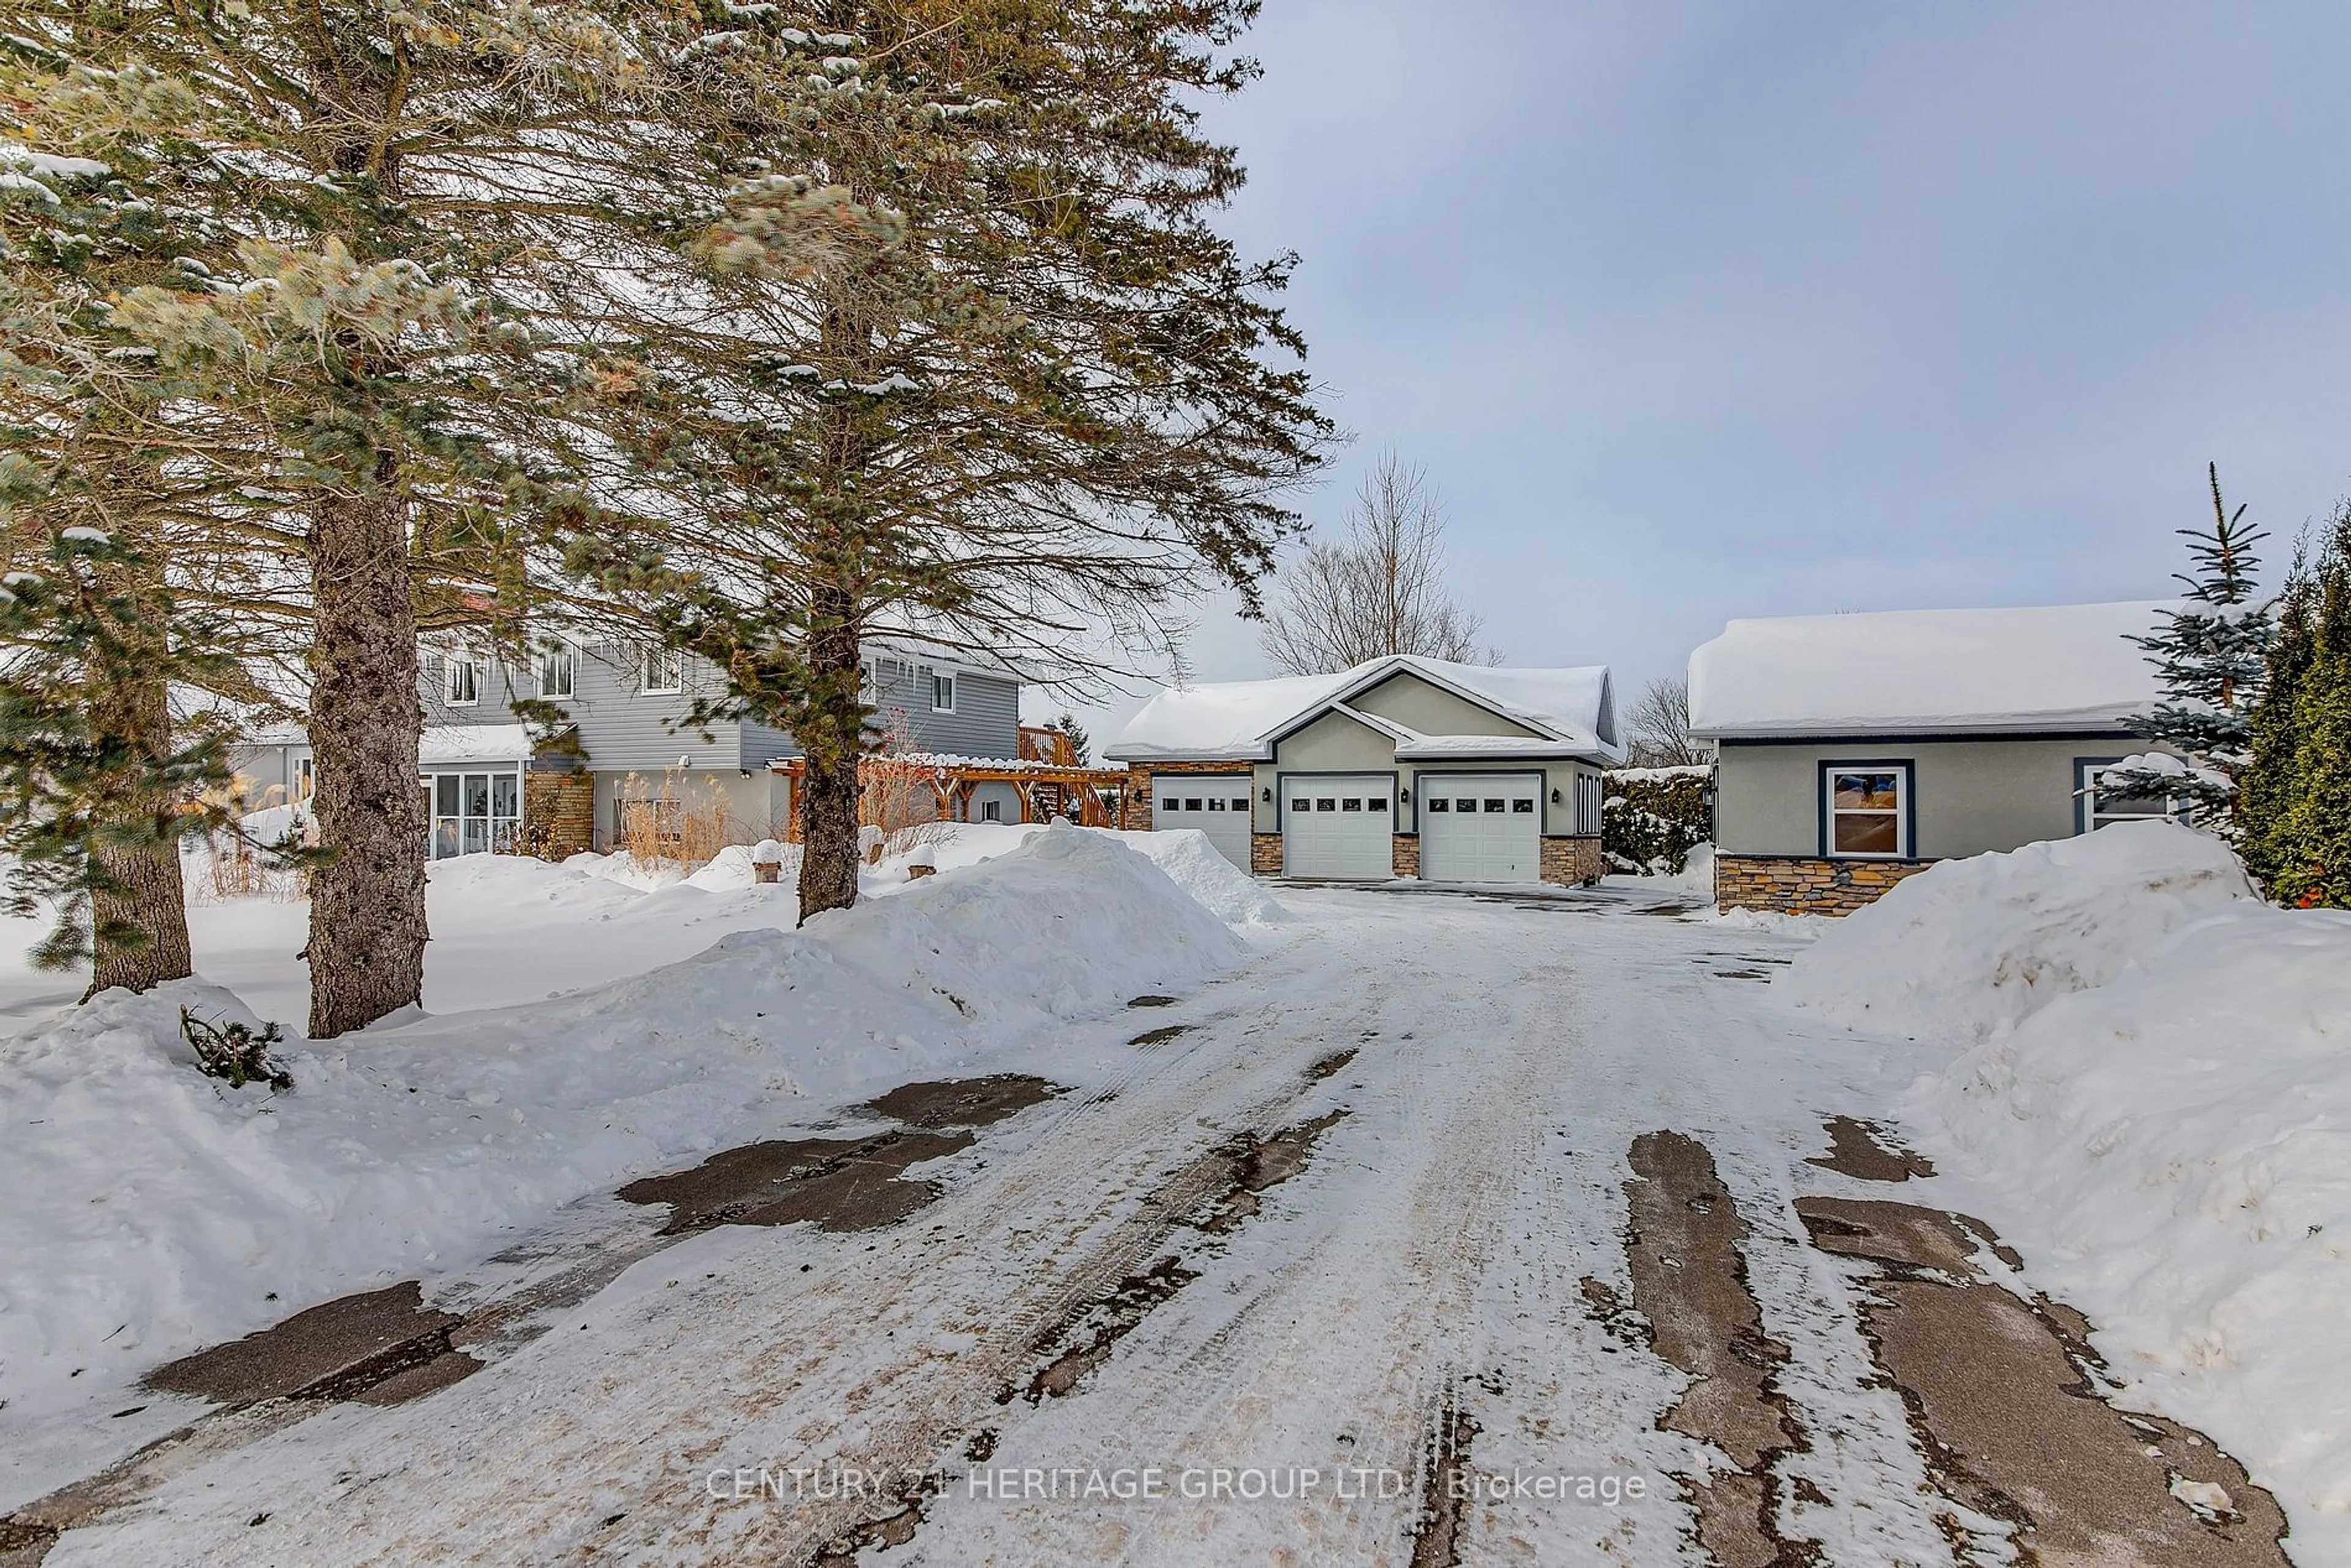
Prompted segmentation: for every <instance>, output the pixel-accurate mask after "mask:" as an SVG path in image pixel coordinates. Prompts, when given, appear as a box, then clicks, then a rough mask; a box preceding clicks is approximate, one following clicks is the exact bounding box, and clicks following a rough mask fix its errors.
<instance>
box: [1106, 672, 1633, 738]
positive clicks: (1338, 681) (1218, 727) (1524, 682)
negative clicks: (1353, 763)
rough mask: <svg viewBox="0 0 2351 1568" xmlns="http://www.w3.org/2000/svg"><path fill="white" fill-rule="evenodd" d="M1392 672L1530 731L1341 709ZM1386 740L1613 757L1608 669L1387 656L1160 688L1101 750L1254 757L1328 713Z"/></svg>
mask: <svg viewBox="0 0 2351 1568" xmlns="http://www.w3.org/2000/svg"><path fill="white" fill-rule="evenodd" d="M1397 674H1410V675H1414V676H1416V677H1417V678H1419V679H1421V680H1424V681H1426V682H1427V683H1428V684H1429V685H1433V686H1437V687H1438V688H1440V689H1441V690H1444V691H1448V692H1450V693H1452V694H1453V695H1455V696H1458V697H1460V698H1461V699H1462V700H1464V701H1466V702H1468V703H1471V704H1473V705H1475V706H1479V707H1482V708H1484V709H1486V710H1487V711H1489V712H1490V713H1493V714H1496V715H1499V716H1501V717H1503V718H1507V719H1509V720H1510V721H1511V722H1512V723H1514V724H1517V725H1519V726H1520V727H1522V728H1526V729H1530V730H1532V731H1533V732H1534V733H1533V734H1532V735H1527V736H1495V735H1458V736H1441V735H1423V734H1420V733H1419V732H1417V731H1416V730H1413V729H1410V728H1408V727H1405V726H1404V725H1401V724H1398V723H1397V722H1396V721H1395V720H1394V719H1390V718H1382V717H1378V716H1374V715H1371V714H1366V713H1364V712H1362V711H1360V710H1358V709H1356V708H1353V707H1350V706H1347V705H1348V703H1349V702H1350V700H1351V699H1353V698H1354V697H1357V696H1361V695H1364V693H1365V692H1368V691H1370V690H1371V689H1372V688H1374V686H1377V685H1381V684H1382V683H1383V682H1384V681H1387V680H1389V679H1390V678H1392V677H1394V676H1395V675H1397ZM1334 711H1336V712H1339V713H1343V714H1344V715H1345V716H1347V717H1349V718H1352V719H1354V720H1355V721H1356V722H1357V723H1360V724H1364V725H1366V726H1368V727H1371V728H1373V729H1375V730H1377V731H1379V732H1380V733H1381V734H1383V735H1384V736H1387V737H1389V738H1390V739H1392V740H1394V741H1395V746H1396V755H1397V756H1398V757H1399V758H1438V757H1452V756H1458V757H1492V756H1499V755H1504V754H1510V755H1521V756H1545V757H1559V756H1567V757H1591V758H1596V759H1599V760H1603V761H1607V760H1614V758H1615V757H1616V755H1617V753H1616V712H1615V700H1614V695H1613V693H1612V692H1611V690H1610V687H1609V682H1608V669H1607V666H1606V665H1604V664H1594V665H1590V666H1587V667H1584V668H1581V669H1565V670H1505V669H1494V668H1490V667H1489V666H1486V665H1482V664H1448V663H1447V662H1446V661H1444V660H1442V659H1424V658H1421V657H1419V656H1417V655H1416V654H1411V653H1394V654H1390V655H1389V656H1387V657H1386V658H1382V659H1372V660H1368V661H1366V662H1365V663H1364V664H1357V665H1356V666H1355V667H1354V668H1353V669H1351V670H1343V671H1341V672H1339V673H1338V674H1333V675H1286V676H1281V677H1279V678H1277V679H1274V680H1267V681H1225V682H1220V683H1217V684H1215V685H1200V686H1189V687H1186V688H1184V689H1181V690H1176V689H1173V688H1171V689H1169V690H1166V691H1163V692H1161V693H1160V694H1159V695H1157V696H1155V697H1154V698H1152V699H1151V700H1150V701H1149V702H1147V703H1145V704H1144V706H1143V709H1142V711H1141V712H1139V713H1137V714H1136V715H1135V716H1134V717H1133V718H1132V719H1130V720H1128V721H1127V725H1126V727H1125V728H1123V729H1122V730H1121V731H1119V733H1118V737H1117V738H1116V739H1114V740H1113V741H1112V742H1111V744H1110V745H1109V746H1108V747H1104V748H1103V753H1102V755H1103V756H1105V757H1108V758H1113V759H1114V760H1117V761H1121V762H1149V761H1179V760H1186V761H1199V762H1210V761H1230V762H1261V761H1264V760H1266V759H1267V758H1270V757H1271V756H1272V755H1273V747H1274V745H1275V743H1276V742H1278V741H1279V740H1280V739H1281V738H1282V737H1284V736H1286V735H1288V734H1290V733H1291V732H1292V731H1294V730H1296V729H1298V728H1299V727H1301V726H1303V725H1306V724H1309V723H1311V722H1312V721H1313V720H1315V719H1317V718H1320V717H1321V716H1322V715H1324V714H1326V713H1331V712H1334Z"/></svg>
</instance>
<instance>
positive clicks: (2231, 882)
mask: <svg viewBox="0 0 2351 1568" xmlns="http://www.w3.org/2000/svg"><path fill="white" fill-rule="evenodd" d="M2253 896H2254V894H2253V889H2252V883H2249V882H2248V881H2247V880H2246V878H2245V873H2244V868H2243V867H2241V866H2240V865H2239V864H2238V863H2237V857H2236V856H2235V855H2233V854H2231V852H2230V851H2229V849H2228V846H2226V845H2225V844H2223V843H2221V842H2220V841H2219V840H2217V839H2214V838H2212V837H2210V835H2209V834H2204V833H2199V832H2196V831H2192V830H2190V829H2188V828H2183V827H2180V826H2179V825H2178V824H2176V823H2171V822H2126V823H2121V824H2118V825H2116V826H2115V827H2111V828H2102V829H2100V830H2099V831H2096V832H2095V833H2088V834H2085V835H2083V836H2082V837H2080V838H2073V839H2053V840H2051V841H2048V842H2045V843H2035V844H2027V845H2025V846H2024V847H2023V848H2022V849H2019V850H2015V851H2012V852H2010V853H2007V854H1985V855H1975V856H1972V857H1970V858H1969V859H1966V860H1956V861H1945V862H1942V863H1941V864H1939V865H1937V866H1935V867H1934V868H1932V869H1931V870H1929V871H1927V872H1924V873H1920V874H1918V875H1916V876H1911V877H1907V878H1905V879H1904V880H1903V881H1902V882H1900V883H1896V885H1895V887H1894V888H1893V890H1892V891H1891V892H1889V893H1887V894H1886V896H1885V897H1883V898H1881V899H1879V900H1878V901H1877V902H1876V904H1871V905H1869V906H1868V907H1867V908H1866V909H1864V910H1861V911H1859V912H1858V913H1856V914H1855V915H1850V916H1848V917H1847V918H1845V919H1843V920H1839V921H1835V922H1833V923H1829V924H1828V926H1827V929H1826V930H1825V931H1823V934H1822V936H1821V939H1820V940H1819V941H1818V942H1817V943H1815V944H1814V945H1813V947H1812V948H1811V949H1810V950H1809V951H1808V952H1806V953H1805V954H1804V956H1802V957H1801V958H1799V959H1798V960H1797V961H1796V963H1795V966H1794V967H1793V968H1792V970H1791V971H1790V973H1789V975H1788V977H1786V979H1785V980H1783V981H1782V982H1781V987H1780V988H1781V989H1782V993H1783V994H1784V995H1785V996H1786V998H1788V999H1789V1000H1792V1001H1793V1002H1795V1003H1796V1004H1797V1005H1799V1006H1801V1007H1807V1008H1810V1009H1813V1010H1814V1011H1815V1012H1817V1013H1819V1014H1820V1015H1821V1016H1823V1017H1824V1018H1827V1019H1832V1020H1833V1021H1835V1022H1838V1023H1843V1024H1848V1025H1851V1026H1854V1027H1855V1028H1868V1027H1871V1026H1873V1025H1875V1026H1876V1027H1879V1028H1891V1029H1898V1030H1904V1031H1906V1032H1909V1033H1915V1034H1922V1035H1927V1034H1931V1035H1938V1036H1943V1037H1946V1038H1949V1039H1953V1040H1973V1039H1974V1038H1976V1037H1977V1036H1979V1035H1980V1034H1982V1033H1983V1032H1985V1031H1987V1030H1991V1029H1994V1028H1997V1027H1999V1026H2001V1025H2003V1024H2013V1023H2015V1022H2016V1021H2018V1020H2019V1019H2023V1018H2024V1017H2026V1016H2027V1015H2029V1014H2031V1013H2032V1012H2033V1011H2035V1010H2036V1009H2040V1008H2043V1007H2045V1006H2047V1005H2048V1004H2049V1003H2050V1002H2052V1001H2053V1000H2055V999H2056V998H2059V997H2062V996H2065V995H2068V994H2070V993H2072V992H2074V991H2079V990H2084V989H2086V988H2089V987H2092V986H2100V985H2104V984H2105V983H2106V982H2107V981H2108V980H2111V979H2113V978H2114V977H2116V975H2117V974H2119V973H2120V972H2121V971H2122V968H2123V967H2124V966H2125V965H2126V964H2127V963H2129V962H2130V961H2131V960H2133V959H2135V958H2137V957H2141V956H2144V955H2146V954H2147V951H2148V950H2149V949H2150V948H2152V947H2153V946H2155V945H2156V943H2158V942H2159V941H2160V940H2161V939H2162V938H2163V937H2165V936H2168V935H2169V934H2171V933H2172V932H2174V931H2177V930H2179V928H2180V927H2181V926H2183V925H2187V924H2189V922H2190V921H2193V920H2197V919H2199V918H2201V917H2203V916H2205V915H2213V914H2217V913H2220V912H2222V911H2226V910H2230V909H2233V908H2236V907H2239V906H2241V905H2242V904H2246V903H2247V902H2249V901H2251V900H2252V898H2253Z"/></svg>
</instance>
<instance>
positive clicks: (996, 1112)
mask: <svg viewBox="0 0 2351 1568" xmlns="http://www.w3.org/2000/svg"><path fill="white" fill-rule="evenodd" d="M1066 1092H1068V1091H1066V1090H1064V1089H1063V1088H1062V1087H1061V1085H1060V1084H1058V1083H1049V1082H1046V1081H1045V1080H1044V1079H1042V1078H1035V1077H1031V1076H1030V1075H1029V1074H1028V1073H1026V1072H994V1073H990V1074H988V1075H987V1077H985V1078H950V1079H944V1080H941V1081H939V1082H929V1083H902V1084H900V1085H899V1086H898V1087H897V1088H895V1089H893V1090H891V1091H890V1092H888V1093H887V1094H884V1095H882V1096H880V1097H879V1098H877V1099H872V1100H868V1101H867V1102H866V1103H865V1108H866V1109H867V1110H869V1111H872V1112H876V1113H879V1114H881V1115H884V1116H887V1117H889V1118H890V1119H891V1120H892V1121H893V1122H904V1123H905V1124H906V1125H908V1126H910V1127H992V1126H994V1125H995V1124H997V1123H998V1122H1001V1121H1003V1120H1004V1119H1005V1118H1006V1117H1008V1116H1013V1115H1017V1114H1019V1113H1020V1112H1022V1111H1026V1110H1027V1109H1029V1106H1031V1105H1041V1104H1043V1103H1045V1102H1046V1101H1048V1100H1050V1099H1052V1098H1053V1097H1054V1096H1055V1095H1057V1094H1062V1093H1066Z"/></svg>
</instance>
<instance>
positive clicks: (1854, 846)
mask: <svg viewBox="0 0 2351 1568" xmlns="http://www.w3.org/2000/svg"><path fill="white" fill-rule="evenodd" d="M1821 788H1822V789H1823V799H1822V803H1821V815H1822V822H1823V828H1824V829H1825V833H1824V837H1825V838H1826V840H1827V842H1826V844H1825V845H1824V846H1823V849H1824V851H1825V852H1826V853H1828V854H1829V855H1831V856H1832V857H1834V858H1837V859H1843V860H1902V859H1906V858H1907V856H1908V855H1909V853H1910V826H1909V807H1910V765H1909V764H1908V763H1907V762H1899V763H1885V762H1872V763H1860V764H1855V763H1827V764H1824V765H1823V767H1822V768H1821Z"/></svg>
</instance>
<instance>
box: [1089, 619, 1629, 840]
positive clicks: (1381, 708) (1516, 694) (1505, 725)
mask: <svg viewBox="0 0 2351 1568" xmlns="http://www.w3.org/2000/svg"><path fill="white" fill-rule="evenodd" d="M1105 755H1106V756H1107V757H1109V758H1111V759H1112V760H1113V761H1115V762H1121V763H1124V764H1125V765H1126V768H1127V788H1126V790H1125V792H1124V795H1123V809H1122V821H1123V825H1124V826H1126V827H1128V828H1133V829H1151V828H1197V829H1199V830H1200V831H1203V832H1205V833H1207V836H1208V839H1209V841H1211V842H1213V843H1214V844H1215V845H1216V846H1217V848H1218V849H1219V850H1221V851H1223V852H1224V853H1225V854H1226V856H1227V857H1228V858H1229V859H1230V860H1231V861H1232V862H1233V863H1234V864H1236V865H1238V866H1242V867H1245V868H1247V869H1249V870H1250V871H1252V872H1255V873H1258V874H1259V875H1261V876H1277V875H1278V876H1291V877H1306V878H1316V879H1330V880H1335V881H1363V882H1373V881H1376V882H1384V881H1387V880H1388V879H1390V878H1392V877H1419V878H1422V879H1424V880H1426V881H1430V882H1446V883H1489V884H1490V883H1531V882H1552V883H1579V882H1590V881H1593V880H1594V879H1596V878H1597V877H1598V876H1599V875H1600V873H1601V870H1602V863H1601V856H1600V809H1601V801H1602V798H1603V797H1602V786H1601V770H1602V769H1603V768H1606V767H1608V766H1610V765H1612V764H1613V763H1614V762H1615V761H1617V760H1618V759H1619V758H1620V757H1621V755H1622V753H1621V751H1620V750H1619V748H1618V746H1617V741H1616V715H1615V704H1614V697H1613V696H1612V695H1611V693H1610V690H1609V683H1608V671H1607V670H1606V668H1605V667H1604V666H1599V665H1594V666H1593V667H1591V668H1587V669H1575V670H1501V669H1489V668H1485V667H1482V666H1479V665H1475V664H1446V663H1444V662H1442V661H1440V660H1436V659H1421V658H1415V657H1412V656H1410V655H1404V654H1399V655H1396V656H1394V657H1390V658H1385V659H1374V660H1373V661H1371V662H1370V663H1368V664H1358V665H1357V666H1355V667H1354V668H1353V669H1352V670H1347V671H1344V672H1343V673H1342V674H1335V675H1311V676H1299V677H1291V678H1287V679H1282V680H1271V681H1239V682H1230V683H1227V684H1223V685H1203V686H1191V687H1186V688H1185V689H1183V690H1180V691H1173V690H1171V691H1165V692H1162V693H1161V694H1160V695H1157V696H1156V697H1154V698H1153V699H1152V700H1151V701H1150V702H1149V703H1148V704H1146V705H1145V706H1144V709H1143V711H1142V712H1141V713H1139V714H1137V715H1135V716H1134V720H1133V722H1131V723H1130V724H1128V726H1127V727H1126V728H1125V729H1124V730H1123V731H1121V732H1120V734H1119V736H1118V738H1117V739H1116V740H1114V741H1113V742H1112V743H1111V745H1110V746H1109V747H1106V748H1105Z"/></svg>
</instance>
